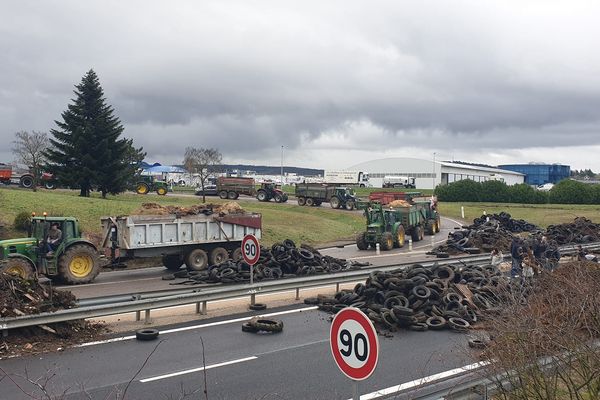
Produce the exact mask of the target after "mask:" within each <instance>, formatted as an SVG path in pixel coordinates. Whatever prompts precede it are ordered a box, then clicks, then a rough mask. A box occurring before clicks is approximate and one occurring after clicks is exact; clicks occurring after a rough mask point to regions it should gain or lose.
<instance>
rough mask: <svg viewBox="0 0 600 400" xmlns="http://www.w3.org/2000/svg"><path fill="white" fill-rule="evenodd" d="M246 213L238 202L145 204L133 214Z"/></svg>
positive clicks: (179, 215) (180, 215)
mask: <svg viewBox="0 0 600 400" xmlns="http://www.w3.org/2000/svg"><path fill="white" fill-rule="evenodd" d="M245 212H246V211H245V210H244V209H243V208H242V207H241V206H240V205H239V204H238V203H236V202H234V201H232V202H227V203H224V204H210V203H209V204H198V205H193V206H190V207H178V206H163V205H160V204H158V203H143V204H142V206H141V207H140V208H138V209H137V210H135V211H134V212H133V214H137V215H170V214H175V215H176V216H178V217H182V216H185V215H198V214H205V215H211V214H219V215H225V214H244V213H245Z"/></svg>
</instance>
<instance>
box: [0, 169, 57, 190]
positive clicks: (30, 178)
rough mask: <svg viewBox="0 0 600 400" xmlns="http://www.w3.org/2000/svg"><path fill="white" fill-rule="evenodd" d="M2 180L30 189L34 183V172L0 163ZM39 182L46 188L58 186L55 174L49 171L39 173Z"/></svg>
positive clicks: (2, 181) (0, 180) (0, 179)
mask: <svg viewBox="0 0 600 400" xmlns="http://www.w3.org/2000/svg"><path fill="white" fill-rule="evenodd" d="M0 182H1V183H3V184H5V185H10V184H11V183H16V184H18V185H19V186H21V187H23V188H26V189H30V188H32V187H33V184H34V175H33V172H31V171H28V170H23V169H15V168H13V167H12V166H11V165H7V164H3V163H0ZM39 184H40V185H41V186H44V187H45V188H46V189H54V188H56V181H55V179H54V176H53V175H52V174H50V173H48V172H42V173H41V174H40V175H39Z"/></svg>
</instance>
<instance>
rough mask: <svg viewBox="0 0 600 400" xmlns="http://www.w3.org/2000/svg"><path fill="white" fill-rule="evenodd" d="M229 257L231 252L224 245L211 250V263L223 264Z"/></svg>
mask: <svg viewBox="0 0 600 400" xmlns="http://www.w3.org/2000/svg"><path fill="white" fill-rule="evenodd" d="M228 258H229V254H228V253H227V250H225V249H224V248H222V247H216V248H214V249H212V251H211V252H210V263H211V264H213V265H215V264H221V263H223V262H225V260H227V259H228Z"/></svg>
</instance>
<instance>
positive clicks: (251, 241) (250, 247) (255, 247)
mask: <svg viewBox="0 0 600 400" xmlns="http://www.w3.org/2000/svg"><path fill="white" fill-rule="evenodd" d="M242 257H244V261H246V262H247V263H248V264H250V265H254V264H256V262H257V261H258V259H259V258H260V244H259V243H258V239H257V238H256V236H254V235H246V236H244V239H242Z"/></svg>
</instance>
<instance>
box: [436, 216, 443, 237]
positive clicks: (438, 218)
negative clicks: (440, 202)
mask: <svg viewBox="0 0 600 400" xmlns="http://www.w3.org/2000/svg"><path fill="white" fill-rule="evenodd" d="M435 222H436V224H435V228H436V233H438V232H439V231H440V230H441V229H442V220H441V218H440V216H439V215H438V216H437V218H436V219H435Z"/></svg>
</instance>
